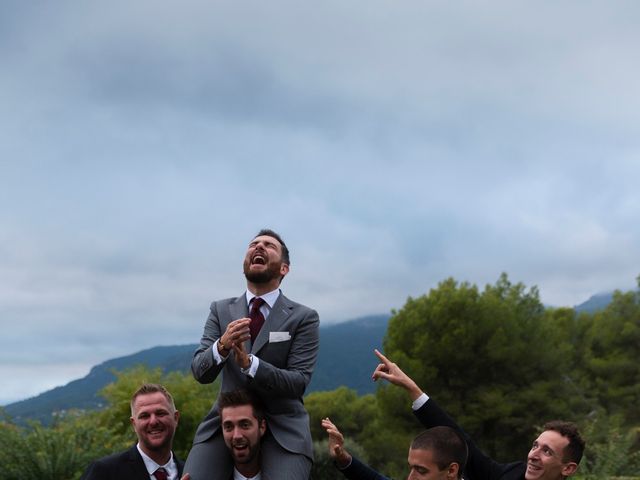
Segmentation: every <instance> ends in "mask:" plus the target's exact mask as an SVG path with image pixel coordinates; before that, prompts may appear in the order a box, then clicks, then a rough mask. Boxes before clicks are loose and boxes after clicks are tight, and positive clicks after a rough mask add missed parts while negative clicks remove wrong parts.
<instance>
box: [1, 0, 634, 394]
mask: <svg viewBox="0 0 640 480" xmlns="http://www.w3.org/2000/svg"><path fill="white" fill-rule="evenodd" d="M638 8H639V7H638V6H637V5H636V3H633V2H625V3H624V5H621V4H617V5H616V7H615V8H614V7H612V6H611V5H606V4H591V5H585V4H584V3H583V2H569V3H563V4H562V5H558V4H557V3H553V2H542V3H540V2H538V3H536V4H535V5H524V4H514V3H512V2H498V3H494V4H492V5H490V6H489V5H484V4H478V3H477V2H462V3H456V4H451V5H449V4H447V5H436V4H425V3H424V2H405V3H403V4H402V5H395V4H394V5H393V6H390V4H388V3H386V2H376V1H374V2H373V3H371V2H370V3H369V4H368V6H367V8H366V9H365V10H363V9H362V8H361V6H359V5H355V4H349V3H344V2H328V3H323V4H322V5H314V6H313V8H310V7H309V6H308V5H300V4H298V3H295V2H275V3H274V2H269V3H268V4H252V5H246V4H238V3H219V2H218V3H211V2H203V1H196V0H190V1H187V2H183V3H181V4H180V6H177V5H170V4H166V5H159V4H158V3H157V2H150V1H140V2H135V4H131V3H130V2H129V3H127V2H118V1H116V2H111V3H109V4H102V5H96V4H86V5H77V4H75V3H71V2H56V5H55V6H54V5H49V4H40V5H33V4H30V5H26V4H24V3H22V2H4V3H3V4H2V6H0V27H1V28H0V53H2V56H3V67H4V68H3V69H2V70H1V71H0V105H2V107H3V108H2V112H3V113H2V115H0V159H1V160H0V225H2V228H1V229H0V256H1V257H2V258H3V263H2V265H1V266H0V319H2V322H3V326H5V325H7V326H8V328H4V329H3V331H7V332H8V333H6V335H4V336H3V340H2V342H1V343H0V346H1V347H2V348H0V375H1V376H2V377H1V378H2V380H3V381H4V383H5V385H7V386H8V387H7V388H8V389H9V390H7V392H5V393H3V398H0V403H2V402H7V401H11V400H15V399H18V398H22V397H24V396H26V395H31V394H35V393H38V392H40V391H42V390H43V389H45V388H49V387H51V386H53V384H52V382H53V381H55V382H56V383H55V384H59V383H62V382H64V381H67V380H71V379H72V378H75V377H77V376H78V375H81V374H82V372H83V371H88V369H89V368H90V366H91V365H93V364H95V363H98V362H100V361H103V360H106V359H107V358H111V357H113V356H116V355H122V354H128V353H131V352H133V351H136V350H139V349H142V348H147V347H151V346H154V345H158V344H169V343H192V342H196V341H197V340H198V339H199V336H200V333H201V328H202V325H203V322H204V318H205V317H206V314H207V308H208V303H209V302H210V301H211V300H212V299H214V298H221V297H225V296H232V295H237V294H239V293H240V292H241V291H242V289H243V282H242V275H241V259H242V256H243V253H244V248H245V245H246V242H247V240H248V239H249V238H250V237H251V235H253V234H254V233H255V232H256V231H257V230H258V229H259V228H260V227H262V226H271V227H273V228H274V229H276V230H278V231H281V232H282V234H283V235H284V237H285V239H286V240H287V242H288V243H289V244H290V246H291V248H292V255H293V257H292V258H293V265H292V271H291V274H290V275H289V277H288V278H287V279H286V281H285V284H284V285H283V288H284V290H285V292H286V293H287V294H288V295H290V296H291V297H292V298H295V299H297V300H300V301H303V302H304V303H307V304H309V305H312V306H314V307H316V308H317V309H318V310H319V311H320V314H321V318H322V321H323V322H325V323H330V322H335V321H341V320H345V319H349V318H353V317H356V316H359V315H364V314H368V313H379V312H388V311H390V310H391V309H393V308H400V307H401V306H402V305H403V303H404V301H405V300H406V298H407V296H409V295H413V296H416V295H421V294H423V293H425V292H427V291H428V290H429V288H432V287H434V286H435V285H436V284H437V283H438V282H439V281H441V280H443V279H444V278H446V277H449V276H453V277H455V278H456V279H458V280H461V281H462V280H469V281H471V282H476V283H479V284H480V285H484V284H485V283H493V282H494V281H495V280H496V279H497V278H498V276H499V275H500V273H501V272H503V271H505V272H507V273H509V275H510V277H511V279H512V280H513V281H523V282H524V283H525V284H527V285H528V286H532V285H538V286H539V287H540V290H541V294H542V299H543V301H545V302H546V303H548V304H553V305H573V304H576V303H579V302H581V301H583V300H585V299H586V298H587V297H588V296H589V295H591V294H592V293H595V292H598V291H603V290H608V289H612V288H631V287H632V286H633V285H634V279H635V277H636V275H637V274H638V272H637V271H636V269H637V267H635V266H636V265H638V264H639V262H640V247H638V245H640V241H638V239H639V236H640V231H639V227H637V225H636V224H637V221H635V217H637V215H636V213H637V205H639V204H640V198H639V194H638V193H637V191H638V189H637V184H638V178H640V162H639V161H638V160H639V155H640V154H639V151H640V149H639V145H638V138H639V136H638V131H637V130H638V125H640V121H639V120H640V118H638V117H639V113H638V112H640V108H638V107H639V106H640V105H639V103H640V91H639V87H638V85H637V82H636V81H635V79H636V78H638V75H639V74H640V72H639V71H638V68H639V67H638V63H637V62H636V61H635V57H636V53H635V52H636V51H637V48H638V44H639V43H640V38H639V36H640V33H638V31H637V28H636V25H635V24H634V23H633V21H632V19H633V18H635V17H634V15H633V13H634V12H637V10H638ZM41 339H46V342H44V341H41ZM27 345H28V346H29V347H28V346H27ZM34 345H35V347H33V346H34ZM30 347H31V348H30ZM34 349H35V350H36V353H35V354H34ZM43 364H49V367H47V368H45V367H44V366H43ZM38 372H39V373H38ZM14 378H21V379H24V382H18V381H17V380H13V379H14ZM47 379H49V380H47ZM9 380H11V382H12V383H10V382H9ZM25 382H27V383H25Z"/></svg>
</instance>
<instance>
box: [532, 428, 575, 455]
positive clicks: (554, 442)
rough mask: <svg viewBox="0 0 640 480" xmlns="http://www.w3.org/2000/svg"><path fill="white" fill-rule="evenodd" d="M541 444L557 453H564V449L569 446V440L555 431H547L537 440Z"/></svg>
mask: <svg viewBox="0 0 640 480" xmlns="http://www.w3.org/2000/svg"><path fill="white" fill-rule="evenodd" d="M536 442H538V443H539V444H544V445H548V446H549V447H551V449H553V450H555V451H558V452H559V451H562V450H563V449H564V447H566V446H567V445H569V439H568V438H567V437H564V436H563V435H562V434H561V433H560V432H556V431H555V430H545V431H544V432H542V433H541V434H540V435H538V438H537V439H536Z"/></svg>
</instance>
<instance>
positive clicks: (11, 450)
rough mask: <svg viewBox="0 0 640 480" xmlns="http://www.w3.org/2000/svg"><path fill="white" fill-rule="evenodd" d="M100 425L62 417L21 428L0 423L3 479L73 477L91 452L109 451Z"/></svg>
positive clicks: (27, 479) (84, 464)
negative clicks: (46, 422) (44, 423)
mask: <svg viewBox="0 0 640 480" xmlns="http://www.w3.org/2000/svg"><path fill="white" fill-rule="evenodd" d="M108 438H109V432H108V431H107V430H106V429H103V428H97V429H96V428H94V427H92V426H88V425H83V424H78V423H76V422H74V421H65V422H60V423H58V424H55V425H53V426H52V427H49V428H45V427H42V426H41V425H39V424H34V425H32V426H31V428H29V429H26V430H22V429H19V428H17V427H15V426H14V425H11V424H8V423H3V424H1V425H0V464H1V465H2V466H3V472H2V476H3V478H6V479H16V480H17V479H20V480H31V479H34V480H35V479H42V480H65V479H68V480H74V479H78V478H80V474H81V473H82V470H83V469H84V467H85V466H86V465H87V464H88V463H89V461H90V460H92V458H93V456H94V455H99V456H102V455H105V454H107V453H109V452H108V450H106V449H105V448H104V447H103V445H104V444H105V442H106V441H107V439H108Z"/></svg>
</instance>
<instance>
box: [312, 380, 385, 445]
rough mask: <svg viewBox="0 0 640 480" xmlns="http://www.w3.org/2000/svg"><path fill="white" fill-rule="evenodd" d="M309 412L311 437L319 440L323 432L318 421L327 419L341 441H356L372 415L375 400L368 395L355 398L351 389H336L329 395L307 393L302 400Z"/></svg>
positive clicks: (326, 393) (374, 408) (372, 396)
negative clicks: (342, 436) (341, 435)
mask: <svg viewBox="0 0 640 480" xmlns="http://www.w3.org/2000/svg"><path fill="white" fill-rule="evenodd" d="M305 406H306V408H307V412H309V419H310V424H311V436H312V437H313V438H315V439H320V438H323V437H324V436H325V431H324V429H323V428H322V426H321V425H320V421H321V420H322V419H323V418H325V417H329V418H330V419H331V421H332V422H333V423H334V424H335V425H337V427H338V428H339V429H340V431H341V432H342V434H343V435H344V436H345V438H352V439H356V440H357V439H358V438H359V436H360V435H362V433H363V427H364V426H365V425H366V424H367V423H368V422H369V421H370V420H371V418H372V417H374V416H375V414H376V399H375V396H374V395H372V394H369V395H363V396H362V397H358V395H357V393H356V392H355V390H351V389H349V388H347V387H340V388H338V389H336V390H334V391H332V392H315V393H310V394H309V395H308V396H307V397H306V398H305Z"/></svg>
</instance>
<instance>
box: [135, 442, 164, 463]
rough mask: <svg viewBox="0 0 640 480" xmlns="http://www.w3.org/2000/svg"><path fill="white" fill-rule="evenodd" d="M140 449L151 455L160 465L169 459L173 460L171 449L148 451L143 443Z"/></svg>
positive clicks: (148, 455)
mask: <svg viewBox="0 0 640 480" xmlns="http://www.w3.org/2000/svg"><path fill="white" fill-rule="evenodd" d="M140 449H141V450H142V451H143V452H144V453H145V454H146V455H147V457H149V458H150V459H151V460H153V461H154V462H156V463H157V464H158V465H164V464H166V463H167V462H168V461H169V460H171V450H170V449H163V450H161V451H157V452H154V451H151V452H150V451H147V449H145V448H144V447H143V446H142V445H140Z"/></svg>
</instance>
